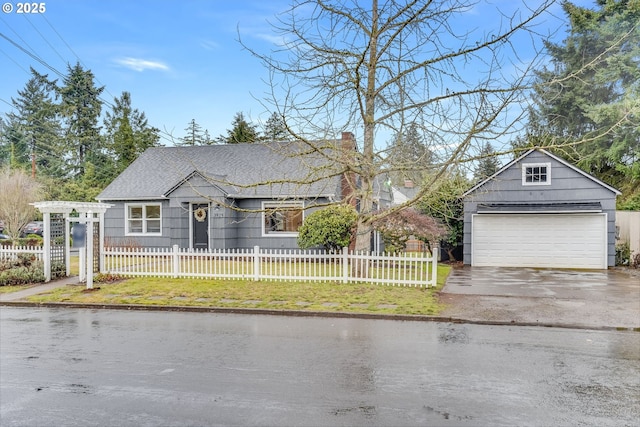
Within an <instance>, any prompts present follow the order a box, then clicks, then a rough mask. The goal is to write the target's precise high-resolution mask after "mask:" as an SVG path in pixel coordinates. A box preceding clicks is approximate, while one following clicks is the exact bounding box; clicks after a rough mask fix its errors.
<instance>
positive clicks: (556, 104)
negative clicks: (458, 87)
mask: <svg viewBox="0 0 640 427" xmlns="http://www.w3.org/2000/svg"><path fill="white" fill-rule="evenodd" d="M597 5H598V9H597V10H591V9H587V8H583V7H578V6H576V5H574V4H572V3H569V2H566V3H563V8H564V11H565V13H566V15H567V16H568V18H569V21H570V29H569V33H568V35H567V38H566V39H565V40H564V41H563V42H562V43H561V44H553V43H547V44H546V47H547V49H548V52H549V55H550V56H551V60H552V65H553V67H551V68H545V69H543V70H541V71H539V72H538V73H537V77H538V82H539V84H538V86H537V87H536V91H535V92H536V93H535V95H536V96H535V98H534V100H535V102H536V105H535V108H533V109H532V110H531V120H530V128H529V130H528V133H529V136H528V138H529V140H530V141H533V144H536V142H535V141H549V140H553V141H554V143H555V144H554V145H556V146H560V147H563V146H564V147H569V148H561V149H562V154H563V155H564V156H566V157H568V158H569V159H570V160H571V161H572V162H573V163H576V164H577V165H578V166H579V167H581V168H582V169H584V170H586V171H587V172H589V173H591V174H593V175H595V176H596V177H598V178H600V179H602V180H604V181H605V182H608V183H610V184H613V185H614V186H618V187H620V188H625V187H626V188H628V189H630V190H632V189H633V188H636V191H637V188H638V187H639V186H640V185H639V184H640V26H639V25H638V22H640V3H639V2H638V1H635V0H598V1H597ZM576 142H580V143H579V144H576ZM623 193H624V191H623Z"/></svg>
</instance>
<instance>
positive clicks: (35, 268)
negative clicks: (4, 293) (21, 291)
mask: <svg viewBox="0 0 640 427" xmlns="http://www.w3.org/2000/svg"><path fill="white" fill-rule="evenodd" d="M7 264H9V268H6V267H7ZM44 280H45V278H44V266H43V263H42V261H32V262H30V263H29V264H28V265H20V263H19V262H12V263H6V262H3V263H1V264H0V286H8V285H26V284H30V283H40V282H44Z"/></svg>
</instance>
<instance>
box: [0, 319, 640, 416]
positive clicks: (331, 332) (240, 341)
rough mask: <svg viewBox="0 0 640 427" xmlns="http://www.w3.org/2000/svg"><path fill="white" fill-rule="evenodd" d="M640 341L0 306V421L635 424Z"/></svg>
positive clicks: (440, 326) (596, 334)
mask: <svg viewBox="0 0 640 427" xmlns="http://www.w3.org/2000/svg"><path fill="white" fill-rule="evenodd" d="M639 419H640V333H636V332H629V331H626V332H615V331H589V330H571V329H556V328H551V329H550V328H537V327H515V326H486V325H461V324H448V323H435V322H433V323H432V322H412V321H390V320H364V319H336V318H297V317H285V316H282V317H279V316H260V315H237V314H204V313H176V312H128V311H117V310H115V311H106V310H88V309H85V310H74V309H44V308H13V307H2V308H1V309H0V424H1V425H2V426H13V425H28V426H36V425H46V426H53V425H55V426H91V425H100V426H107V425H126V426H176V425H177V426H182V425H189V426H192V425H224V426H232V425H243V426H245V425H255V426H267V425H299V426H343V425H344V426H346V425H349V426H351V425H369V426H376V425H385V426H401V425H446V426H454V425H463V426H478V425H532V426H540V425H597V426H624V425H629V426H633V425H638V420H639Z"/></svg>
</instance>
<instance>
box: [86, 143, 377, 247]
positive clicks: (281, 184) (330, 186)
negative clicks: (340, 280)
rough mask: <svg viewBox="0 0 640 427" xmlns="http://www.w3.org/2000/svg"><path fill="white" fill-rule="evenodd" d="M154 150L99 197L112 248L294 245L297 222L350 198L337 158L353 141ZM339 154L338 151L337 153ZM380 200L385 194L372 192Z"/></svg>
mask: <svg viewBox="0 0 640 427" xmlns="http://www.w3.org/2000/svg"><path fill="white" fill-rule="evenodd" d="M326 146H327V149H326V150H325V151H313V150H308V147H306V146H305V145H304V144H300V143H297V142H270V143H255V144H221V145H209V146H181V147H154V148H150V149H148V150H146V151H145V152H144V153H142V154H141V155H140V157H139V158H138V159H136V160H135V161H134V162H133V163H132V164H131V165H130V166H129V167H128V168H127V169H125V170H124V171H123V172H122V173H121V174H120V175H119V176H118V177H117V178H116V179H115V180H114V181H113V182H112V183H111V184H110V185H109V186H107V187H106V188H105V189H104V191H102V192H101V193H100V194H99V195H98V197H97V199H98V200H99V201H101V202H104V203H110V204H112V205H113V207H111V208H109V209H108V210H107V211H106V213H105V217H104V235H105V239H106V241H107V244H109V245H112V246H122V245H124V246H129V245H137V246H142V247H170V246H173V245H178V246H179V247H181V248H193V249H249V248H253V247H254V246H255V245H258V246H260V247H261V248H265V249H296V248H298V245H297V235H298V227H299V226H300V225H301V224H302V222H303V220H304V218H305V216H306V215H308V214H309V213H310V212H312V211H313V210H315V209H318V208H319V206H322V205H326V204H327V203H332V202H337V201H340V200H342V199H344V198H345V197H348V196H349V194H350V191H351V189H350V188H349V186H350V185H351V184H350V182H351V181H352V180H351V181H350V180H349V179H346V176H344V175H343V174H342V173H341V171H340V169H339V168H340V164H339V163H338V162H336V161H335V156H336V155H344V152H349V151H350V150H355V149H356V148H355V140H354V137H353V135H352V134H351V133H348V132H345V133H343V135H342V139H338V140H335V141H326ZM341 153H342V154H341ZM376 192H377V193H376V195H377V197H378V198H380V197H382V198H383V199H385V198H388V196H386V195H385V194H382V193H384V189H383V188H382V187H379V188H377V189H376Z"/></svg>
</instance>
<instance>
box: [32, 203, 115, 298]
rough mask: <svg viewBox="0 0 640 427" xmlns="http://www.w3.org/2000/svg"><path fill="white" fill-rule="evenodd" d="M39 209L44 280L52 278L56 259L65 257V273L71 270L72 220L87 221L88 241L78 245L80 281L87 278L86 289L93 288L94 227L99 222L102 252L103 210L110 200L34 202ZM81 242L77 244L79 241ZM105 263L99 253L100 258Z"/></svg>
mask: <svg viewBox="0 0 640 427" xmlns="http://www.w3.org/2000/svg"><path fill="white" fill-rule="evenodd" d="M31 204H32V205H33V206H34V207H35V208H36V209H38V210H39V211H40V212H42V216H43V222H44V230H43V233H42V237H43V239H44V242H43V261H44V274H45V280H46V281H47V282H49V281H50V280H51V270H52V266H53V262H54V261H58V260H64V263H65V269H66V271H65V275H66V276H69V275H70V274H71V264H70V257H71V246H70V241H69V236H70V233H71V225H70V223H72V222H73V223H80V224H86V225H87V232H86V233H85V241H84V242H82V243H84V244H83V245H79V246H80V248H79V255H80V274H79V282H83V281H85V280H86V282H87V289H91V288H93V272H94V267H93V266H94V264H93V259H94V244H95V243H96V242H95V241H94V229H95V225H94V224H97V225H98V236H99V238H98V239H97V243H98V245H99V246H98V254H102V252H103V250H104V240H103V239H102V238H101V237H102V236H103V235H104V213H105V212H106V210H107V209H108V208H110V207H111V206H112V205H110V204H108V203H92V202H68V201H44V202H35V203H31ZM73 211H76V212H77V213H78V217H70V214H71V212H73ZM77 246H78V245H77ZM99 263H100V265H102V259H101V255H100V260H99Z"/></svg>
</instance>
